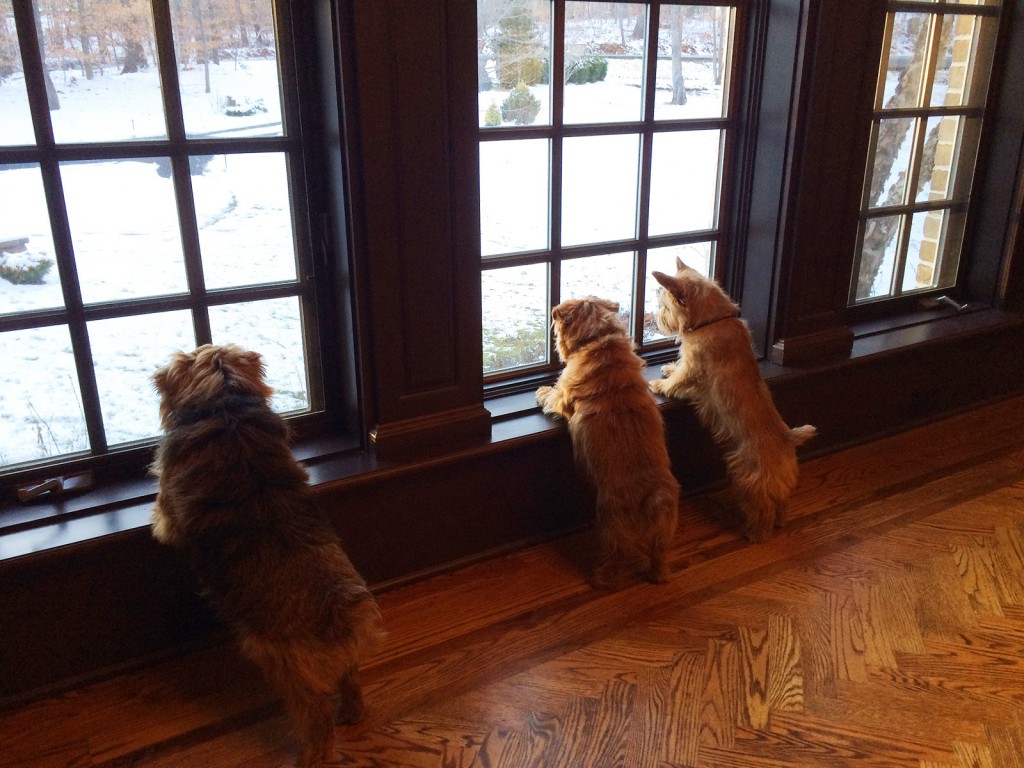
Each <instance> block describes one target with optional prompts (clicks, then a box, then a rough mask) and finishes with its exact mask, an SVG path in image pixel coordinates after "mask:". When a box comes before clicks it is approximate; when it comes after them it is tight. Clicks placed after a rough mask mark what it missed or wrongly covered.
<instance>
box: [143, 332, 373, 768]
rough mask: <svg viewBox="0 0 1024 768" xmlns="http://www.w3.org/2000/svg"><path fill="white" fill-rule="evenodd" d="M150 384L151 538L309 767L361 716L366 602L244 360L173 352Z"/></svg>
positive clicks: (238, 352) (243, 354) (368, 626)
mask: <svg viewBox="0 0 1024 768" xmlns="http://www.w3.org/2000/svg"><path fill="white" fill-rule="evenodd" d="M153 381H154V383H155V384H156V388H157V390H158V392H159V394H160V398H161V400H160V417H161V420H162V422H163V428H164V432H165V434H164V438H163V440H162V442H161V444H160V447H159V449H158V450H157V455H156V461H155V463H154V465H153V472H154V474H156V475H157V476H158V477H159V479H160V487H159V492H158V494H157V499H156V508H155V509H154V512H153V528H152V531H153V536H154V537H155V538H156V539H157V540H159V541H161V542H163V543H165V544H169V545H172V546H175V547H178V548H180V549H181V550H182V552H183V553H184V555H185V557H186V558H187V560H188V561H189V563H190V565H191V566H192V568H193V569H194V570H195V572H196V573H197V575H198V576H199V579H200V581H201V583H202V585H203V587H204V589H205V591H206V593H207V596H208V597H209V599H210V601H211V602H212V604H213V605H214V607H215V608H216V609H217V611H218V613H219V614H220V615H221V616H222V617H223V618H224V619H225V620H226V621H227V622H228V623H229V624H230V625H231V626H232V627H233V628H234V630H235V632H236V633H237V635H238V638H239V645H240V648H241V651H242V653H243V654H244V655H245V656H247V657H248V658H249V659H251V660H252V661H253V662H255V663H256V665H257V666H259V668H260V669H261V670H262V671H263V673H264V674H265V675H266V677H267V679H268V680H269V682H270V683H271V685H272V686H273V687H274V688H275V690H276V691H277V692H278V693H279V694H280V696H281V697H282V698H283V699H284V703H285V706H286V708H287V710H288V713H289V715H290V717H291V718H292V721H293V723H294V724H295V726H296V729H297V731H298V733H299V736H300V738H301V739H302V741H303V749H302V753H301V755H300V757H299V764H300V765H303V766H315V765H319V764H320V763H322V762H323V760H324V759H325V758H326V757H327V756H328V754H329V752H330V749H331V744H332V739H333V734H334V722H335V721H336V720H337V722H354V721H356V720H359V719H360V718H361V717H362V711H363V699H362V692H361V689H360V686H359V681H358V678H357V671H358V666H359V662H360V660H361V659H362V658H364V657H365V656H366V655H367V654H368V653H369V652H370V650H371V649H372V648H373V646H375V645H376V643H377V642H378V641H379V639H380V638H381V636H382V629H381V619H380V614H379V612H378V609H377V604H376V602H375V600H374V599H373V596H372V595H371V594H370V592H369V590H368V589H367V587H366V584H365V582H364V581H363V579H362V578H361V577H360V575H359V574H358V573H357V572H356V570H355V568H354V567H353V566H352V563H351V562H350V561H349V559H348V556H347V555H346V554H345V552H344V550H343V549H342V547H341V543H340V542H339V541H338V537H337V536H336V535H335V533H334V531H333V530H332V529H331V527H330V525H329V524H328V523H327V521H326V520H325V519H324V517H323V516H322V514H321V513H320V511H319V510H318V509H317V507H316V504H315V502H314V500H313V497H312V495H311V493H310V490H309V487H308V485H307V482H306V480H307V478H306V471H305V470H304V469H303V468H302V466H300V465H299V464H298V463H297V462H296V461H295V459H294V458H293V457H292V453H291V451H290V450H289V448H288V440H287V438H288V435H287V427H286V425H285V423H284V421H283V420H282V419H281V418H280V417H279V416H278V415H277V414H275V413H274V412H273V411H271V410H270V407H269V405H268V403H267V398H268V397H269V396H270V394H271V389H270V387H268V386H267V385H266V383H265V382H264V380H263V362H262V359H261V358H260V356H259V355H258V354H257V353H255V352H247V351H245V350H243V349H240V348H239V347H236V346H234V345H229V346H223V347H217V346H212V345H206V346H202V347H200V348H199V349H197V350H196V351H195V352H193V353H190V354H184V353H180V352H179V353H176V354H175V355H174V356H173V358H172V359H171V361H170V363H169V364H168V365H167V366H165V367H164V368H162V369H160V370H159V371H157V373H156V374H155V375H154V377H153Z"/></svg>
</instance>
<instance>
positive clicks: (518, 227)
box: [480, 139, 550, 256]
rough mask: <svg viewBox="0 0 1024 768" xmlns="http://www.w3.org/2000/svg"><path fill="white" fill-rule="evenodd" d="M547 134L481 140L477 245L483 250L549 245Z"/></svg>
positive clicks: (509, 250) (489, 253)
mask: <svg viewBox="0 0 1024 768" xmlns="http://www.w3.org/2000/svg"><path fill="white" fill-rule="evenodd" d="M548 146H549V142H548V140H547V139H526V140H523V141H485V142H481V144H480V251H481V253H482V254H483V255H484V256H492V255H494V254H498V253H516V252H520V251H533V250H540V249H542V248H546V247H547V246H548V204H549V199H550V196H549V195H548V177H549V173H548V165H549V164H548Z"/></svg>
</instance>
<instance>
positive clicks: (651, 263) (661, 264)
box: [643, 242, 714, 344]
mask: <svg viewBox="0 0 1024 768" xmlns="http://www.w3.org/2000/svg"><path fill="white" fill-rule="evenodd" d="M713 252H714V243H710V242H707V243H691V244H689V245H672V246H668V247H666V248H652V249H651V250H649V251H648V252H647V276H646V278H645V280H644V337H643V338H644V343H645V344H646V343H648V342H651V341H658V340H660V339H664V338H665V336H664V335H663V334H662V333H661V332H660V331H659V330H658V326H657V324H656V323H655V322H654V318H655V315H656V314H657V312H658V289H659V288H660V287H661V286H660V284H659V283H658V281H657V280H655V279H654V277H653V275H652V273H653V272H656V271H657V272H662V273H664V274H666V275H674V274H675V273H676V259H677V258H678V259H682V261H683V263H684V264H685V265H686V266H688V267H690V268H691V269H696V270H697V271H698V272H700V273H701V274H703V275H706V276H709V277H710V276H711V261H712V253H713Z"/></svg>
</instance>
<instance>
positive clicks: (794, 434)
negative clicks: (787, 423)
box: [789, 424, 818, 446]
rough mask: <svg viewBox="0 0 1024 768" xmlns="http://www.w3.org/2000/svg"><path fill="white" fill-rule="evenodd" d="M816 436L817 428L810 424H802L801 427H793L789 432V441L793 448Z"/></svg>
mask: <svg viewBox="0 0 1024 768" xmlns="http://www.w3.org/2000/svg"><path fill="white" fill-rule="evenodd" d="M816 434H818V428H817V427H814V426H812V425H810V424H804V425H803V426H802V427H793V429H791V430H789V439H790V442H792V443H793V445H794V446H800V445H803V444H804V443H806V442H807V441H808V440H810V439H811V438H812V437H814V436H815V435H816Z"/></svg>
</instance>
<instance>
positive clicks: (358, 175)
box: [340, 0, 490, 454]
mask: <svg viewBox="0 0 1024 768" xmlns="http://www.w3.org/2000/svg"><path fill="white" fill-rule="evenodd" d="M340 1H341V2H345V0H340ZM348 5H349V7H350V9H351V19H352V29H351V30H350V32H349V34H351V36H352V40H351V44H352V52H353V53H352V61H353V64H352V68H353V70H354V73H353V76H352V79H351V84H352V90H353V93H351V94H349V98H348V99H347V103H348V104H349V105H350V106H351V111H350V112H349V114H350V115H351V116H352V124H353V125H354V127H355V129H356V138H357V142H356V146H355V147H354V151H353V153H352V154H353V158H352V159H353V168H354V170H353V177H354V180H355V183H354V184H353V187H352V195H353V197H354V198H355V199H354V200H353V201H352V205H353V208H354V210H356V211H358V216H357V217H354V219H355V223H354V229H358V231H357V232H356V233H355V236H354V238H353V241H354V245H353V250H354V262H355V264H356V268H357V270H358V271H359V272H360V273H361V275H362V278H363V284H362V285H361V286H360V291H361V299H362V301H361V304H360V307H359V310H358V315H359V320H360V324H361V327H362V333H361V342H362V344H361V367H362V370H363V371H364V375H363V394H364V402H365V403H366V405H367V412H366V419H365V422H366V425H367V436H368V438H369V442H370V445H371V446H372V447H374V448H375V449H376V450H377V451H378V452H381V453H385V454H390V453H392V452H396V451H397V452H404V451H405V450H407V449H408V448H409V447H410V446H414V445H416V444H417V443H421V444H424V445H429V444H433V443H435V442H436V441H437V440H445V441H447V440H449V439H459V438H462V437H466V436H469V435H472V436H480V435H484V436H486V435H487V434H488V433H489V430H490V415H489V414H488V412H487V410H486V409H485V408H484V407H483V402H482V400H483V358H482V351H481V328H480V304H481V299H480V235H479V202H478V199H477V184H478V182H477V177H478V172H479V171H478V168H479V160H478V158H477V150H476V130H477V126H476V120H477V104H476V92H477V91H476V85H477V84H476V77H477V74H476V60H475V55H476V54H475V50H476V47H475V46H476V43H475V41H476V23H475V19H476V12H475V5H474V4H473V3H472V2H470V0H448V2H446V1H445V0H424V2H419V3H416V4H415V7H412V6H410V5H409V4H408V3H404V2H400V1H399V0H348ZM344 44H345V43H344V42H343V43H342V45H344Z"/></svg>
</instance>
